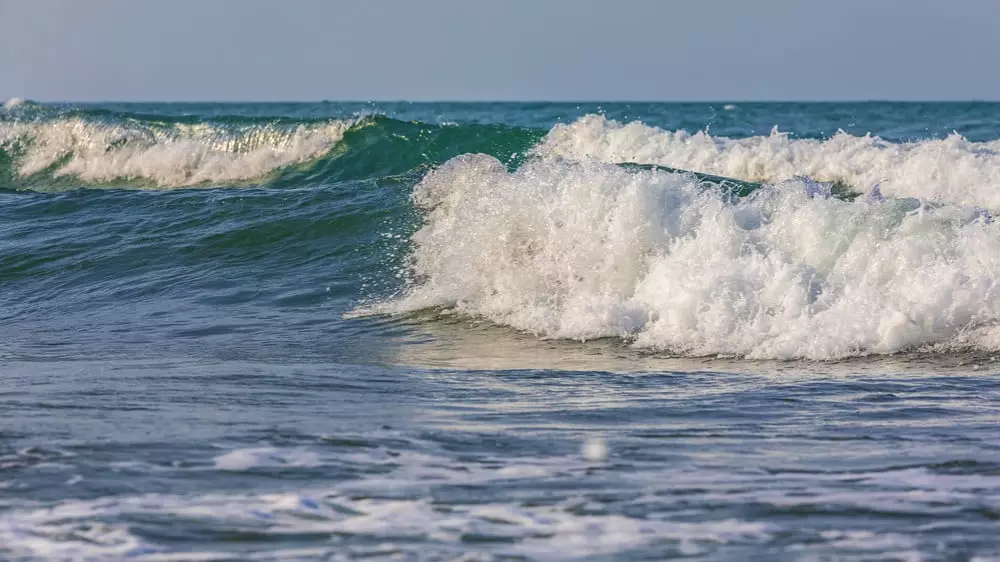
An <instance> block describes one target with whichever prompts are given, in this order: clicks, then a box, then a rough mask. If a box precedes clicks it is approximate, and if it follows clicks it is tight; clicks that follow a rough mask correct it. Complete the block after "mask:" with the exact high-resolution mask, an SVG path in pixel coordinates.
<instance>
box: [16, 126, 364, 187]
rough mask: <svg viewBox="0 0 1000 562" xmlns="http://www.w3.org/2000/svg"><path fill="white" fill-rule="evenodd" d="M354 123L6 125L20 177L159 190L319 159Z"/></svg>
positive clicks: (240, 177)
mask: <svg viewBox="0 0 1000 562" xmlns="http://www.w3.org/2000/svg"><path fill="white" fill-rule="evenodd" d="M350 126H351V122H349V121H329V122H323V123H316V124H310V125H299V126H296V127H288V126H281V125H255V126H248V127H242V128H235V129H232V128H227V127H223V126H217V125H209V124H197V125H186V124H176V125H173V126H169V127H168V126H163V127H156V126H151V125H140V124H129V125H115V124H104V123H100V122H96V121H93V120H88V119H83V118H80V117H73V118H63V119H57V120H52V121H41V122H7V123H0V145H14V144H15V143H16V144H18V145H20V146H21V147H22V153H21V154H20V155H19V156H18V158H17V172H18V174H20V175H21V176H24V177H26V176H31V175H33V174H37V173H39V172H42V171H49V172H50V173H53V174H54V175H56V176H75V177H78V178H80V179H81V180H83V181H87V182H95V183H108V182H116V181H128V180H136V179H138V180H142V181H144V182H150V183H152V184H154V185H155V186H158V187H185V186H194V185H199V184H215V183H221V182H239V181H247V180H252V179H256V178H260V177H263V176H265V175H267V174H268V173H270V172H273V171H274V170H277V169H279V168H282V167H285V166H289V165H293V164H297V163H301V162H305V161H308V160H311V159H314V158H316V157H318V156H320V155H322V154H323V153H325V152H327V151H328V150H330V148H331V147H332V146H333V145H334V144H336V143H337V141H339V140H340V139H341V138H342V137H343V135H344V132H345V131H346V130H347V129H348V128H349V127H350Z"/></svg>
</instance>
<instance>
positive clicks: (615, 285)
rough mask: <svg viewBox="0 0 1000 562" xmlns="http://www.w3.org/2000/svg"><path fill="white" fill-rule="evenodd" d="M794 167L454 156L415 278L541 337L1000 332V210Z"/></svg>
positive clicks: (673, 346)
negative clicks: (510, 161) (721, 168)
mask: <svg viewBox="0 0 1000 562" xmlns="http://www.w3.org/2000/svg"><path fill="white" fill-rule="evenodd" d="M814 187H815V186H814V185H813V184H811V183H809V182H807V181H802V180H795V181H790V182H785V183H782V184H779V185H777V186H773V187H767V188H764V189H762V190H760V191H759V192H758V193H756V194H755V195H754V196H752V197H748V198H746V199H743V200H740V201H735V202H733V201H728V200H727V199H726V198H725V197H724V196H722V195H721V194H720V193H718V192H717V191H715V190H712V189H706V188H705V187H704V186H702V185H699V183H698V182H697V181H696V180H695V179H694V178H693V177H692V176H690V175H686V174H670V173H665V172H655V171H648V172H630V171H626V170H623V169H621V168H619V167H617V166H612V165H604V164H599V163H594V162H583V163H579V162H571V161H566V160H560V159H552V158H542V159H535V160H533V161H529V162H528V163H526V164H525V165H524V166H522V167H521V168H520V169H518V170H517V171H516V172H513V173H510V172H508V171H507V169H506V168H505V167H504V166H503V165H502V164H501V163H500V162H499V161H497V160H496V159H494V158H492V157H489V156H483V155H477V156H473V155H466V156H460V157H457V158H455V159H453V160H451V161H450V162H448V163H446V164H445V165H443V166H442V167H440V168H439V169H437V170H435V171H433V172H431V173H429V174H428V175H427V176H426V177H425V178H424V179H423V181H422V182H421V183H420V184H419V185H418V186H417V187H416V188H415V190H414V194H413V199H414V202H415V204H416V205H417V206H418V207H419V208H420V209H421V210H422V211H423V212H424V213H425V222H424V224H423V226H422V228H421V229H420V230H419V231H418V232H417V233H415V235H414V236H413V244H414V251H413V255H412V260H411V263H410V265H409V270H408V271H409V275H410V278H411V281H410V288H409V290H408V291H407V292H406V293H405V295H404V296H403V297H401V298H399V299H397V300H394V301H392V302H388V303H384V304H382V305H378V306H375V307H372V308H369V309H367V310H365V311H362V312H406V311H412V310H417V309H424V308H430V307H447V308H452V309H454V310H456V311H459V312H462V313H466V314H471V315H476V316H480V317H485V318H487V319H489V320H491V321H493V322H495V323H499V324H505V325H509V326H513V327H515V328H518V329H522V330H526V331H529V332H532V333H535V334H537V335H539V336H543V337H555V338H570V339H580V340H582V339H593V338H599V337H609V336H610V337H623V338H627V339H628V340H629V341H631V342H632V343H633V345H635V346H639V347H644V348H653V349H662V350H668V351H670V352H674V353H682V354H686V355H716V354H721V355H734V356H748V357H753V358H798V357H805V358H814V359H833V358H839V357H845V356H850V355H857V354H867V353H892V352H896V351H900V350H904V349H909V348H914V347H921V346H928V345H938V346H943V347H958V346H971V347H979V348H987V349H991V350H992V349H996V348H997V347H996V346H997V343H998V342H1000V331H998V328H997V326H998V325H1000V284H998V281H1000V253H998V252H997V251H996V248H998V247H1000V223H997V222H988V221H986V220H983V218H982V217H981V216H980V215H978V214H977V213H976V212H975V210H974V209H966V208H961V207H957V206H939V207H928V206H922V205H921V204H920V203H919V202H918V201H915V200H893V199H888V200H884V201H883V200H879V199H877V198H875V199H867V198H860V199H859V200H858V201H856V202H845V201H841V200H837V199H832V198H828V197H824V196H823V194H822V193H821V192H817V190H816V189H812V188H814Z"/></svg>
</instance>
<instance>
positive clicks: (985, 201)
mask: <svg viewBox="0 0 1000 562" xmlns="http://www.w3.org/2000/svg"><path fill="white" fill-rule="evenodd" d="M535 153H536V154H538V155H542V156H552V155H555V156H562V157H568V158H573V159H581V160H590V159H596V160H599V161H602V162H637V163H645V164H659V165H664V166H671V167H674V168H681V169H685V170H694V171H697V172H704V173H709V174H718V175H721V176H727V177H732V178H739V179H744V180H749V181H770V182H777V181H782V180H786V179H790V178H792V177H794V176H800V175H801V176H809V177H812V178H815V179H818V180H823V181H831V182H833V181H840V182H844V183H846V184H848V185H851V186H854V187H856V188H858V189H859V190H862V191H867V190H868V189H870V188H871V187H872V186H873V185H875V184H878V183H880V182H884V183H883V185H882V190H883V193H885V194H886V195H890V196H895V197H920V198H923V199H927V200H932V201H937V202H942V203H955V204H962V205H970V206H973V205H981V206H984V207H988V208H990V209H993V210H1000V141H992V142H984V143H976V142H969V141H968V140H966V139H964V138H962V137H961V136H959V135H958V134H953V135H951V136H949V137H948V138H945V139H940V140H924V141H920V142H912V143H901V144H900V143H890V142H886V141H884V140H882V139H880V138H878V137H875V136H864V137H855V136H851V135H849V134H847V133H843V132H838V133H837V134H836V135H834V136H833V137H832V138H830V139H826V140H810V139H792V138H790V137H789V136H788V135H787V134H781V133H778V132H777V130H774V131H772V133H771V134H770V135H768V136H755V137H750V138H743V139H729V138H722V137H713V136H711V135H709V134H707V133H704V132H698V133H695V134H690V133H687V132H685V131H676V132H672V131H665V130H662V129H658V128H656V127H650V126H647V125H644V124H642V123H639V122H632V123H628V124H622V123H619V122H616V121H613V120H610V119H607V118H605V117H603V116H600V115H587V116H585V117H583V118H581V119H579V120H577V121H576V122H574V123H571V124H558V125H556V126H555V127H553V129H552V130H551V131H550V132H549V134H548V135H547V136H546V138H545V139H544V140H543V141H542V142H541V143H540V144H539V146H538V147H536V148H535Z"/></svg>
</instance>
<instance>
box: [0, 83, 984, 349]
mask: <svg viewBox="0 0 1000 562" xmlns="http://www.w3.org/2000/svg"><path fill="white" fill-rule="evenodd" d="M859 107H861V108H862V109H863V108H864V107H866V106H859ZM792 109H794V111H792ZM877 109H878V110H877V111H875V109H872V111H873V112H874V113H876V114H877V116H878V118H877V119H876V121H877V123H881V124H882V129H881V130H883V131H884V132H885V138H883V137H881V136H877V135H868V136H858V135H856V134H853V133H847V132H839V133H835V134H834V135H833V136H827V137H821V136H820V137H815V138H800V137H799V136H796V134H793V133H795V131H796V130H798V131H802V132H803V134H812V133H814V132H815V129H817V128H818V127H827V126H828V124H829V123H837V122H839V121H838V119H840V117H838V116H839V115H841V114H844V112H846V111H848V110H847V109H845V108H844V107H839V106H837V107H835V108H833V109H830V108H825V107H818V108H802V107H798V106H796V107H794V108H791V109H789V108H785V107H784V106H782V107H780V108H778V109H775V108H774V107H770V106H766V107H764V106H761V107H758V106H754V105H752V104H739V105H734V106H733V107H731V108H729V109H725V110H723V111H721V112H720V114H722V115H723V117H719V119H720V120H722V121H721V122H720V123H715V122H714V121H713V122H712V123H706V127H707V126H708V125H711V126H712V130H713V131H716V132H714V133H713V134H709V133H707V132H704V131H703V132H697V133H688V132H686V131H685V130H682V129H673V130H672V129H670V128H669V127H670V126H674V125H676V124H678V123H682V124H683V123H687V122H689V121H691V120H692V119H694V117H692V115H695V116H697V115H700V114H699V113H698V112H699V111H702V112H705V111H706V110H705V108H704V107H701V108H699V107H697V106H690V107H689V106H676V107H674V106H669V105H664V106H648V107H647V106H642V107H639V108H637V107H633V106H609V107H608V108H601V109H600V110H601V111H603V112H604V113H603V114H599V113H596V112H597V111H598V108H596V107H587V106H576V105H558V104H520V105H511V106H498V107H494V106H489V105H475V104H472V105H470V104H464V105H463V104H452V105H448V104H431V105H426V106H422V105H419V104H396V105H392V104H390V105H387V106H370V105H366V104H298V105H296V104H285V105H281V104H275V105H262V106H230V105H218V104H214V105H213V104H202V105H198V104H193V105H184V104H181V105H171V104H146V105H142V104H118V105H102V106H53V105H47V104H38V103H35V102H31V101H20V100H19V101H17V102H11V103H8V104H6V105H5V108H4V109H3V110H2V111H0V198H2V201H3V206H2V208H0V210H2V215H3V216H2V217H0V219H2V220H3V221H4V223H5V224H8V225H11V226H10V228H9V229H8V230H7V234H6V236H8V239H5V240H4V243H5V244H6V246H5V248H7V251H6V255H4V256H2V257H0V283H3V284H4V286H5V287H6V288H7V289H8V290H9V294H10V296H11V301H10V302H11V304H10V305H9V306H8V307H7V308H6V309H5V311H4V314H5V315H6V316H5V318H7V319H19V320H21V321H36V320H37V319H38V318H40V317H41V316H40V314H42V312H43V311H46V310H48V311H51V312H52V314H53V315H55V316H53V318H55V317H58V316H59V315H65V314H70V313H72V314H78V313H80V314H82V313H87V314H95V315H96V314H99V313H101V311H102V310H104V309H103V308H102V307H104V306H105V304H106V303H108V302H111V301H113V302H115V303H117V304H116V305H115V306H116V307H118V306H126V305H128V306H133V305H134V306H139V304H138V303H139V301H140V300H141V302H143V303H145V304H144V305H143V306H146V305H148V306H154V307H158V306H161V305H160V304H158V303H160V302H161V300H158V299H161V298H162V299H167V300H170V299H175V298H177V297H176V294H177V293H178V291H180V289H179V287H186V289H185V290H186V291H189V292H190V293H191V295H192V296H191V299H190V302H189V303H188V304H190V307H189V309H188V311H189V313H190V314H192V315H197V316H198V317H199V318H204V319H210V318H212V317H213V315H214V314H215V312H214V311H216V307H214V305H212V306H209V304H205V303H215V302H222V303H229V302H235V303H241V304H240V306H248V307H250V306H260V307H264V309H269V307H272V306H274V307H279V308H280V307H284V306H296V305H294V303H299V302H303V303H311V304H316V303H321V302H324V299H327V298H332V299H335V301H336V302H337V303H338V304H337V307H335V310H336V314H334V316H335V317H336V319H337V320H336V321H337V322H345V320H344V319H343V316H344V315H346V316H348V317H356V316H362V315H366V314H370V313H388V314H404V313H407V314H408V313H412V312H414V311H419V310H440V309H445V310H447V311H452V312H457V313H459V314H461V315H465V316H467V317H478V318H485V319H488V320H489V321H491V322H492V323H495V324H500V325H505V326H511V327H514V328H516V329H518V330H523V331H525V332H529V333H531V334H535V335H537V336H539V337H542V338H566V339H573V340H592V339H595V338H620V339H621V340H623V341H625V342H627V343H628V344H629V345H631V346H634V347H636V348H639V349H644V350H655V351H656V352H658V353H666V354H678V355H691V356H705V355H725V356H736V357H751V358H781V359H787V358H810V359H837V358H842V357H848V356H855V355H866V354H891V353H896V352H900V351H912V350H924V351H942V350H944V351H953V350H960V349H973V350H990V351H993V350H997V349H998V348H1000V328H998V326H1000V294H998V290H1000V289H998V287H997V285H998V280H1000V255H998V253H997V252H996V248H997V247H1000V246H998V243H1000V223H998V222H996V221H994V220H993V215H995V214H996V213H997V212H998V211H1000V141H998V140H996V139H1000V117H998V116H1000V109H997V108H995V107H993V106H979V105H977V106H975V107H971V108H969V107H964V106H962V107H951V106H942V107H938V106H933V107H931V108H930V109H927V108H924V109H920V108H916V109H915V108H912V107H909V106H906V105H905V104H904V105H901V106H900V107H899V108H898V111H899V113H900V114H901V115H902V117H900V116H897V115H896V114H895V113H894V112H893V111H889V110H888V109H886V108H884V107H881V106H877ZM853 111H854V112H855V114H857V113H858V112H859V111H861V110H860V109H858V108H855V109H854V110H853ZM809 112H812V113H809ZM935 112H937V113H935ZM636 113H639V114H640V116H643V117H644V118H648V119H649V120H651V121H652V122H650V123H649V124H646V123H643V122H638V121H635V120H634V117H635V114H636ZM786 113H787V114H788V115H793V114H794V115H798V117H796V118H795V119H794V120H792V124H793V125H794V126H793V127H792V128H793V129H795V127H798V129H795V130H793V131H791V132H790V133H789V134H778V133H774V134H771V135H766V136H760V135H758V134H756V132H755V131H756V130H757V129H758V127H759V125H760V123H761V122H765V121H764V120H765V119H766V120H767V121H766V122H771V123H773V122H776V121H777V122H778V124H779V125H782V124H783V123H784V121H782V116H783V115H786ZM918 114H919V115H932V114H933V115H939V117H940V119H939V122H935V123H930V122H927V123H929V124H928V125H927V127H928V128H930V127H931V126H933V128H934V130H936V131H941V130H943V128H944V127H945V124H947V123H950V122H951V120H954V121H956V122H958V124H959V125H960V124H961V123H962V122H966V121H962V120H967V122H968V123H970V125H968V127H967V128H966V129H962V130H961V131H959V132H963V133H969V135H970V138H966V137H963V136H960V135H959V134H958V133H955V134H947V133H945V134H940V135H937V136H934V137H930V138H924V139H922V140H920V139H912V138H910V139H908V140H907V139H904V138H901V137H903V136H906V135H904V134H903V133H900V132H899V131H900V130H905V131H910V132H912V126H910V127H911V129H900V127H903V126H904V125H905V123H904V121H907V120H911V119H912V118H913V115H918ZM630 115H631V116H633V117H632V118H631V120H628V118H629V116H630ZM705 115H707V113H705ZM712 115H713V117H712V119H715V117H714V115H715V113H712ZM802 115H806V117H802ZM810 115H811V117H810ZM984 115H985V116H986V117H983V116H984ZM956 116H957V117H956ZM970 116H971V117H970ZM699 118H701V117H699ZM706 118H707V117H706ZM741 119H742V120H744V121H745V123H746V124H744V125H740V123H741V122H744V121H741ZM803 123H804V124H803ZM817 123H821V124H820V125H817ZM741 127H742V128H741ZM956 128H959V129H961V127H956ZM720 129H721V130H723V131H727V132H728V134H729V136H721V135H720V134H719V133H718V131H719V130H720ZM873 129H875V130H876V131H879V130H880V129H879V128H878V127H873ZM893 131H896V132H895V133H893ZM855 132H856V131H855ZM907 134H909V133H907ZM713 135H714V136H713ZM889 137H892V138H894V140H892V141H890V140H886V138H889ZM973 138H974V139H975V140H971V139H973ZM685 170H692V171H693V172H697V173H693V172H687V171H685ZM736 180H739V181H736ZM880 182H881V183H880ZM877 184H880V185H877ZM81 188H82V189H81ZM91 188H100V189H91ZM126 188H127V189H126ZM176 188H199V189H176ZM209 188H211V189H209ZM136 189H139V190H145V192H143V193H138V192H136V191H135V190H136ZM48 192H58V193H48ZM81 256H83V257H81ZM262 272H271V273H262ZM289 276H290V277H291V278H295V279H304V280H308V283H310V284H311V285H310V286H311V287H312V288H311V289H308V290H306V289H303V291H302V292H301V294H300V293H299V292H295V291H292V294H286V293H287V290H284V289H282V288H281V283H280V280H281V279H284V278H288V277H289ZM245 279H255V280H256V281H254V282H255V283H256V285H255V286H256V287H259V288H258V289H256V292H248V291H246V290H245V289H244V288H242V287H243V284H244V281H243V280H245ZM312 285H315V286H312ZM70 287H71V288H72V289H71V290H68V288H70ZM206 295H208V296H206ZM264 295H267V297H266V298H265V296H264ZM109 299H110V300H109ZM130 299H136V300H130ZM267 299H271V300H267ZM182 300H183V299H182ZM162 302H166V301H162ZM102 303H105V304H102ZM289 303H292V304H289ZM108 306H110V305H108ZM178 306H180V305H178ZM181 308H182V309H183V307H181ZM114 310H118V308H114ZM111 311H112V309H111V308H108V309H107V313H108V314H111ZM258 312H259V311H258ZM248 314H249V313H248ZM254 314H256V312H255V313H254ZM352 321H353V320H348V321H346V322H347V324H344V325H345V326H347V325H350V322H352ZM417 321H422V320H417ZM135 322H136V325H135V326H132V328H133V329H136V330H143V329H147V330H148V329H153V328H151V327H150V326H151V325H150V324H148V323H145V324H144V323H143V322H142V320H141V318H137V319H136V320H135ZM206 322H208V320H206ZM43 323H44V322H43ZM209 323H210V322H209ZM361 324H364V323H363V322H362V323H361ZM338 325H340V324H338ZM39 329H41V328H39ZM218 329H219V333H220V334H223V333H228V332H226V330H227V328H225V327H222V328H218ZM109 337H111V336H109V335H108V334H103V333H102V334H96V335H94V340H95V341H98V340H102V339H104V340H106V339H108V338H109ZM164 337H167V336H166V335H164ZM234 337H235V336H234ZM288 337H289V339H294V336H292V335H289V336H288ZM247 341H249V340H247Z"/></svg>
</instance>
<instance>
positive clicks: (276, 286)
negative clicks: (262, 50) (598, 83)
mask: <svg viewBox="0 0 1000 562" xmlns="http://www.w3.org/2000/svg"><path fill="white" fill-rule="evenodd" d="M998 212H1000V104H989V103H952V104H944V103H942V104H896V103H888V102H886V103H866V104H798V103H769V104H764V103H761V104H744V103H734V104H656V103H649V104H620V103H605V104H552V103H518V104H452V103H438V104H407V103H398V104H368V103H334V102H323V103H312V104H148V103H147V104H121V103H118V104H92V105H74V104H63V105H56V104H35V103H33V102H21V101H10V102H8V103H7V104H6V105H5V106H4V108H3V109H2V110H0V303H2V304H0V315H2V318H0V372H2V373H3V378H2V380H3V383H4V384H3V385H2V388H0V405H2V409H3V412H4V415H3V416H2V418H0V558H4V559H10V560H40V559H45V560H49V559H55V560H118V559H123V558H135V559H139V560H246V559H254V560H257V559H259V560H276V559H282V560H285V559H291V560H302V559H321V560H341V559H346V560H352V559H361V558H365V559H377V560H380V559H394V560H397V559H402V560H562V559H567V560H662V559H668V558H674V557H685V558H690V559H705V560H708V559H711V560H875V559H878V560H897V559H898V560H967V559H978V560H990V559H993V558H996V557H1000V540H997V538H996V524H997V523H996V522H997V519H998V518H1000V439H998V438H997V437H996V434H997V431H996V424H997V420H998V414H1000V401H998V399H1000V382H998V381H1000V379H998V377H997V375H998V374H1000V363H998V362H997V357H998V356H1000V252H998V250H997V248H1000V223H998V222H996V221H994V220H993V217H994V215H995V214H996V213H998ZM977 557H978V558H977Z"/></svg>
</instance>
